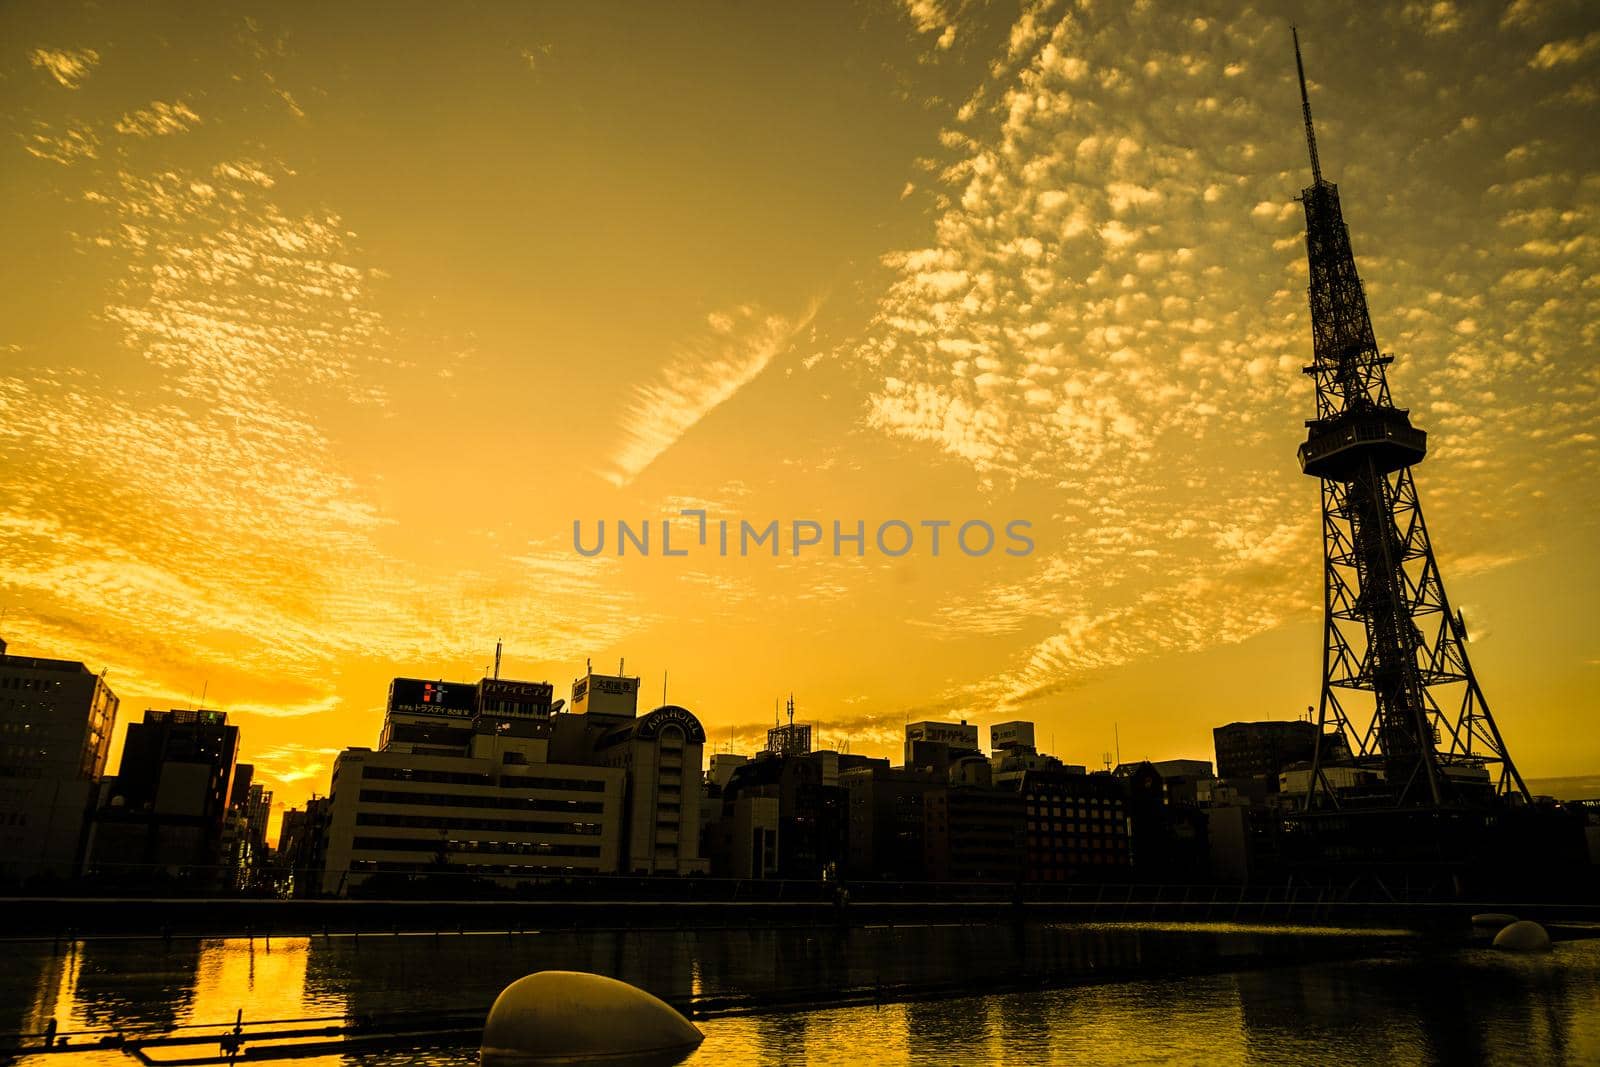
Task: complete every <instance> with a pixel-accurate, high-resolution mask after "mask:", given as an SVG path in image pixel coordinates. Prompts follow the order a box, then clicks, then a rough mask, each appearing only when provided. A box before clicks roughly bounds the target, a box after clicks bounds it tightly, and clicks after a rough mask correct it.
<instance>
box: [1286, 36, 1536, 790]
mask: <svg viewBox="0 0 1600 1067" xmlns="http://www.w3.org/2000/svg"><path fill="white" fill-rule="evenodd" d="M1295 66H1296V69H1297V72H1298V74H1299V79H1300V102H1301V109H1302V114H1303V116H1304V120H1305V133H1306V146H1307V148H1308V150H1309V152H1310V155H1311V184H1310V185H1309V186H1307V187H1306V188H1305V189H1304V190H1302V191H1301V194H1300V201H1301V203H1302V205H1303V207H1304V209H1305V220H1306V255H1307V259H1308V262H1309V268H1310V285H1309V290H1308V292H1309V299H1310V307H1311V331H1312V359H1311V363H1310V365H1309V366H1307V367H1306V368H1305V373H1306V374H1307V375H1309V376H1310V377H1311V379H1312V381H1313V382H1314V384H1315V386H1316V417H1315V418H1312V419H1309V420H1307V422H1306V429H1307V434H1306V440H1305V443H1304V444H1302V445H1301V446H1300V448H1299V460H1300V468H1301V470H1302V471H1303V472H1304V473H1305V474H1307V475H1310V476H1311V477H1313V478H1316V479H1318V480H1319V481H1320V483H1321V498H1322V543H1323V578H1324V582H1323V586H1324V609H1325V610H1324V646H1323V672H1322V673H1323V681H1322V693H1321V708H1320V712H1319V723H1320V727H1321V730H1322V731H1323V732H1325V733H1326V732H1330V731H1331V732H1334V733H1336V734H1337V735H1338V737H1337V738H1336V739H1334V743H1333V744H1328V743H1324V744H1322V745H1320V746H1319V748H1318V752H1317V756H1316V758H1315V760H1314V762H1313V767H1312V784H1311V793H1310V796H1309V797H1308V800H1307V809H1308V811H1316V810H1319V809H1322V810H1327V809H1333V808H1344V809H1348V808H1350V807H1352V806H1354V807H1363V808H1371V807H1400V808H1412V809H1415V808H1430V807H1431V808H1459V807H1472V806H1477V805H1480V804H1487V803H1492V802H1493V798H1494V796H1495V795H1496V794H1499V795H1501V796H1509V797H1520V798H1521V799H1523V800H1526V799H1527V789H1526V787H1525V786H1524V785H1523V782H1522V778H1521V775H1519V774H1518V773H1517V769H1516V766H1515V765H1514V764H1513V763H1512V760H1511V756H1510V753H1509V752H1508V751H1507V749H1506V745H1505V742H1504V740H1503V739H1502V738H1501V736H1500V731H1499V729H1498V727H1497V726H1496V725H1495V721H1494V718H1493V716H1492V715H1491V714H1490V712H1489V706H1488V704H1487V702H1486V701H1485V700H1484V697H1483V693H1482V690H1481V689H1480V688H1479V686H1478V681H1477V678H1476V676H1475V675H1474V674H1473V672H1472V665H1471V663H1470V661H1469V659H1468V657H1467V634H1466V626H1465V623H1464V622H1463V620H1462V618H1461V616H1460V614H1459V613H1458V612H1456V611H1454V610H1452V608H1451V607H1450V602H1449V599H1448V597H1447V596H1446V595H1445V588H1444V581H1443V579H1442V577H1441V576H1440V572H1439V565H1438V562H1437V561H1436V560H1435V558H1434V554H1433V546H1432V543H1431V541H1430V540H1429V537H1428V529H1427V525H1426V523H1425V522H1424V521H1423V515H1422V505H1421V503H1420V501H1419V500H1418V497H1417V490H1416V482H1415V480H1414V478H1413V473H1412V469H1413V468H1414V467H1415V466H1416V465H1417V464H1419V463H1421V462H1422V460H1423V459H1424V458H1425V457H1426V455H1427V451H1428V438H1427V434H1426V433H1424V432H1423V431H1422V430H1421V429H1419V428H1418V427H1416V426H1413V425H1412V423H1411V416H1410V413H1409V412H1408V411H1406V410H1405V409H1404V408H1399V407H1396V406H1395V404H1394V401H1393V399H1392V398H1391V396H1390V393H1389V381H1388V375H1387V368H1388V367H1389V365H1390V364H1391V363H1392V362H1393V357H1391V356H1388V355H1385V354H1383V353H1382V352H1380V351H1379V349H1378V344H1377V341H1376V339H1375V337H1374V335H1373V330H1372V319H1371V316H1370V315H1369V313H1368V311H1367V300H1366V295H1365V293H1364V292H1363V291H1362V288H1361V279H1360V277H1359V276H1358V275H1357V273H1356V263H1355V255H1354V253H1353V252H1352V251H1351V247H1350V233H1349V230H1348V229H1347V228H1346V226H1345V223H1344V214H1343V211H1342V209H1341V207H1340V204H1339V188H1338V186H1336V185H1334V184H1333V183H1332V182H1330V181H1327V180H1326V179H1324V178H1323V176H1322V164H1321V161H1320V160H1319V159H1318V156H1317V138H1316V129H1315V127H1314V126H1313V124H1312V121H1311V102H1310V97H1309V94H1308V93H1307V90H1306V77H1305V65H1304V63H1303V61H1302V60H1301V56H1300V40H1299V35H1298V34H1296V35H1295ZM1335 766H1341V767H1343V768H1345V770H1344V772H1343V773H1342V774H1338V775H1334V774H1330V773H1329V772H1330V770H1331V769H1332V768H1334V767H1335ZM1335 780H1337V781H1338V783H1339V785H1340V786H1341V788H1335V785H1334V782H1335Z"/></svg>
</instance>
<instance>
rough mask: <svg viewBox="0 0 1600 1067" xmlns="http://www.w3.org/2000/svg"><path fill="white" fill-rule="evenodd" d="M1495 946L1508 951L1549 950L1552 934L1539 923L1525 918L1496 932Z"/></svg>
mask: <svg viewBox="0 0 1600 1067" xmlns="http://www.w3.org/2000/svg"><path fill="white" fill-rule="evenodd" d="M1494 947H1495V948H1499V949H1505V950H1506V951H1507V952H1549V951H1550V935H1549V934H1547V933H1545V929H1544V927H1542V926H1540V925H1539V924H1538V923H1536V922H1529V921H1528V920H1527V919H1523V920H1522V921H1520V922H1514V923H1512V924H1511V925H1510V926H1508V927H1506V928H1505V929H1504V930H1501V931H1500V932H1499V933H1498V934H1495V935H1494Z"/></svg>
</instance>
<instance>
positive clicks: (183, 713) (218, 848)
mask: <svg viewBox="0 0 1600 1067" xmlns="http://www.w3.org/2000/svg"><path fill="white" fill-rule="evenodd" d="M238 751H239V728H238V727H237V726H233V725H230V724H229V723H228V716H227V713H226V712H221V711H213V710H208V709H204V708H202V709H199V710H192V711H191V710H174V711H156V710H148V711H146V712H145V713H144V721H143V722H135V723H129V724H128V733H127V739H126V741H125V743H124V744H123V748H122V761H121V763H120V764H119V766H118V768H117V775H116V778H115V779H111V780H108V781H107V783H106V784H105V787H104V788H103V789H102V803H101V806H100V808H99V809H98V810H97V811H96V812H95V816H94V825H93V827H92V830H91V836H90V845H89V849H88V852H89V857H88V867H89V873H90V874H91V875H92V876H95V877H97V878H99V879H101V880H104V881H107V882H113V883H129V882H136V883H143V882H150V881H153V882H163V881H169V880H178V881H182V882H184V883H188V884H197V885H205V886H209V887H212V888H222V887H225V886H227V885H229V884H231V882H232V874H231V871H230V870H229V868H228V867H227V864H226V862H225V857H224V856H223V854H222V836H223V830H224V828H225V826H226V823H227V817H228V804H229V800H230V799H231V797H232V790H233V775H234V765H235V762H236V757H237V755H238Z"/></svg>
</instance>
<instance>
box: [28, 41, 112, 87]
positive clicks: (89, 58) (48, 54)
mask: <svg viewBox="0 0 1600 1067" xmlns="http://www.w3.org/2000/svg"><path fill="white" fill-rule="evenodd" d="M28 61H29V62H30V63H32V64H33V66H34V67H35V68H37V69H39V70H43V71H44V72H46V73H47V74H49V75H50V76H51V77H52V78H54V79H55V80H56V82H57V83H58V84H60V85H63V86H65V87H66V88H68V89H76V88H77V87H78V86H80V85H82V84H83V81H84V79H85V78H87V77H88V76H89V72H90V71H92V70H93V69H94V68H95V67H97V66H98V65H99V64H100V53H98V52H96V51H94V50H93V49H91V48H80V49H59V50H57V49H50V48H35V49H34V50H33V51H32V52H30V53H29V54H28Z"/></svg>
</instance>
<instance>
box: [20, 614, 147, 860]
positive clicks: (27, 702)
mask: <svg viewBox="0 0 1600 1067" xmlns="http://www.w3.org/2000/svg"><path fill="white" fill-rule="evenodd" d="M117 707H118V703H117V697H116V695H115V694H114V693H113V692H112V691H111V688H110V687H109V686H108V685H107V684H106V681H105V678H104V676H103V675H97V674H94V673H93V672H92V671H90V670H89V668H87V667H85V666H84V665H83V664H82V663H79V662H77V661H75V660H63V659H47V658H42V657H37V656H19V655H12V654H10V653H8V652H7V650H6V642H5V640H4V639H0V884H21V883H25V882H28V881H30V880H37V879H66V878H72V877H76V876H77V874H78V873H79V870H80V868H81V864H82V859H83V847H84V842H85V838H86V836H87V830H88V820H89V815H90V813H91V811H92V809H93V804H94V800H95V790H96V782H97V781H98V780H99V778H100V776H101V775H102V774H103V773H104V771H105V764H106V754H107V753H108V752H109V751H110V747H111V731H112V727H113V725H114V723H115V721H116V715H117Z"/></svg>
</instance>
